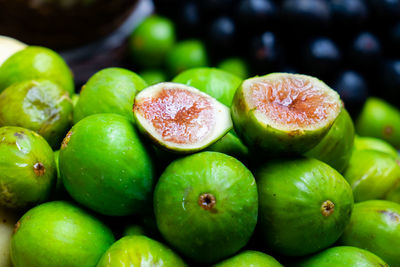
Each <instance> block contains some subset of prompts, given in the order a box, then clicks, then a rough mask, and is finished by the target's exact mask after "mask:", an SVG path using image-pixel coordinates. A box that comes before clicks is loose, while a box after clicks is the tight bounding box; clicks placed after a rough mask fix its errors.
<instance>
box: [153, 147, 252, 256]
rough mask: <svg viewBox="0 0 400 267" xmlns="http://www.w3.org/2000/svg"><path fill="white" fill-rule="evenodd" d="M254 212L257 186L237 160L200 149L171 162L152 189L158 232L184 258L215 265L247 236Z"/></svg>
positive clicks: (238, 246)
mask: <svg viewBox="0 0 400 267" xmlns="http://www.w3.org/2000/svg"><path fill="white" fill-rule="evenodd" d="M257 211H258V197H257V186H256V182H255V180H254V177H253V175H252V174H251V172H250V171H249V170H248V169H247V168H246V167H245V166H244V165H243V164H242V163H241V162H240V161H238V160H237V159H235V158H233V157H231V156H228V155H225V154H222V153H218V152H200V153H197V154H193V155H190V156H186V157H183V158H180V159H177V160H175V161H174V162H172V163H171V164H170V165H169V166H168V167H167V168H166V169H165V171H164V172H163V173H162V175H161V177H160V179H159V181H158V183H157V185H156V188H155V192H154V213H155V217H156V222H157V226H158V229H159V230H160V232H161V234H162V236H163V237H164V238H165V240H167V241H168V242H169V243H170V244H171V245H172V246H173V247H174V248H176V249H177V250H178V251H179V252H181V253H182V254H183V255H185V256H186V257H188V258H190V259H193V260H194V261H196V262H201V263H215V262H217V261H219V260H222V259H223V258H226V257H229V256H231V255H233V254H234V253H236V252H237V251H238V250H240V249H241V248H242V247H243V246H244V245H246V243H247V242H248V240H249V239H250V237H251V235H252V233H253V231H254V228H255V225H256V222H257Z"/></svg>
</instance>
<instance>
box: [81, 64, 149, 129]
mask: <svg viewBox="0 0 400 267" xmlns="http://www.w3.org/2000/svg"><path fill="white" fill-rule="evenodd" d="M145 87H147V83H146V82H145V81H144V80H143V79H142V78H141V77H140V76H139V75H137V74H136V73H134V72H132V71H129V70H126V69H121V68H108V69H104V70H101V71H99V72H97V73H96V74H94V75H93V76H92V77H91V78H90V79H89V81H88V82H87V83H86V84H85V85H84V87H83V88H82V91H81V93H80V97H79V100H78V103H77V104H76V107H75V109H74V123H75V124H76V123H77V122H78V121H80V120H81V119H83V118H85V117H87V116H89V115H94V114H99V113H115V114H119V115H122V116H125V117H126V118H128V119H130V120H131V121H134V119H133V111H132V105H133V101H134V99H135V95H136V92H137V91H140V90H142V89H144V88H145Z"/></svg>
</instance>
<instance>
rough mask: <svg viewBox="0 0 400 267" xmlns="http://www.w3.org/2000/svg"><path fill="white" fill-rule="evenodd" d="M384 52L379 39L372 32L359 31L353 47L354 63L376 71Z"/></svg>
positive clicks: (364, 68) (361, 68) (361, 67)
mask: <svg viewBox="0 0 400 267" xmlns="http://www.w3.org/2000/svg"><path fill="white" fill-rule="evenodd" d="M381 53H382V47H381V43H380V41H379V39H378V38H377V37H376V36H375V35H374V34H372V33H370V32H361V33H359V34H358V35H357V36H356V37H355V39H354V41H353V43H352V47H351V58H352V63H353V64H354V66H355V67H357V68H358V69H360V70H368V69H369V70H371V71H374V69H375V67H376V66H377V64H378V62H379V59H380V56H381Z"/></svg>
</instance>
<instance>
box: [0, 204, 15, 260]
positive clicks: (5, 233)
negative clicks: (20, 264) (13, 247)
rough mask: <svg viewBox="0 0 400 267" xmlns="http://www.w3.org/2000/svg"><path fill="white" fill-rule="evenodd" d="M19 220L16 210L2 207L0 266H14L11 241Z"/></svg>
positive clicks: (0, 215)
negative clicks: (15, 225)
mask: <svg viewBox="0 0 400 267" xmlns="http://www.w3.org/2000/svg"><path fill="white" fill-rule="evenodd" d="M17 221H18V214H17V213H16V212H15V211H11V210H8V209H4V208H1V207H0V267H12V264H11V257H10V241H11V236H12V233H13V229H14V224H16V223H17Z"/></svg>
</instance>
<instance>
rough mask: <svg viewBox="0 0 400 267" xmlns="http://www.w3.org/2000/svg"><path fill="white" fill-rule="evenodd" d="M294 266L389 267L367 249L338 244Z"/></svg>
mask: <svg viewBox="0 0 400 267" xmlns="http://www.w3.org/2000/svg"><path fill="white" fill-rule="evenodd" d="M294 266H296V267H315V266H318V267H337V266H340V267H355V266H360V267H389V265H388V264H387V263H386V262H384V261H383V260H382V259H381V258H379V257H378V256H376V255H375V254H373V253H371V252H369V251H368V250H365V249H361V248H356V247H348V246H340V247H332V248H328V249H326V250H324V251H322V252H320V253H317V254H315V255H313V256H311V257H309V258H307V259H306V260H303V261H301V262H299V263H298V264H295V265H294Z"/></svg>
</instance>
